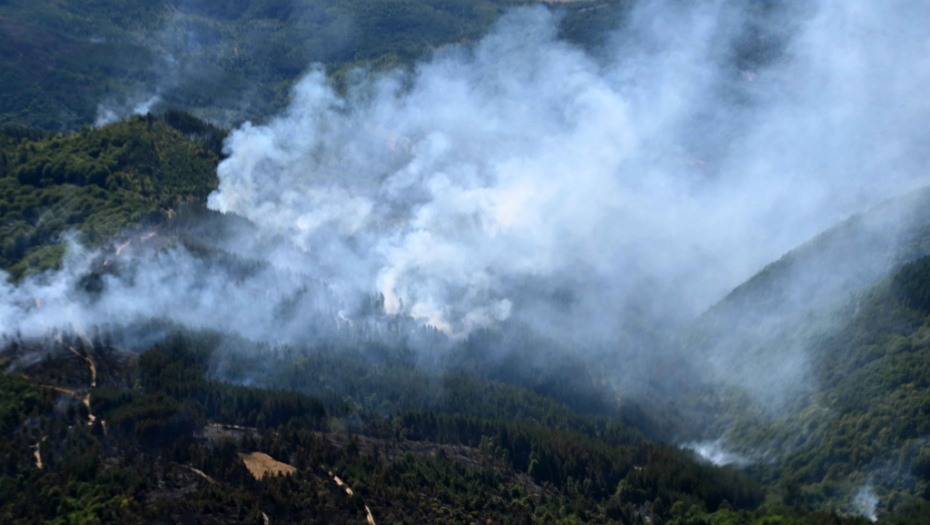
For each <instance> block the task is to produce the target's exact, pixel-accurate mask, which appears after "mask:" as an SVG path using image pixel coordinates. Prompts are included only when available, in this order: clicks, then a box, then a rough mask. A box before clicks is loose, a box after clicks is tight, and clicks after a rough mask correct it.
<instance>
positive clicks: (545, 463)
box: [0, 0, 930, 525]
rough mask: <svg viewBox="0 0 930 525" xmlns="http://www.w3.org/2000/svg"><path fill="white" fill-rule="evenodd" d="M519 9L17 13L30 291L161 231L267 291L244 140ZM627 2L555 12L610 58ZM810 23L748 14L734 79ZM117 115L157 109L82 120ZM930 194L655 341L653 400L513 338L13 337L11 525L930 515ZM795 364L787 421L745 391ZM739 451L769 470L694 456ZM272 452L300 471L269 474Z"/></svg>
mask: <svg viewBox="0 0 930 525" xmlns="http://www.w3.org/2000/svg"><path fill="white" fill-rule="evenodd" d="M524 3H529V2H524V1H521V0H468V1H459V0H456V1H452V0H325V1H322V2H303V3H300V2H293V1H291V0H263V1H248V2H246V1H233V2H215V1H211V0H193V1H187V2H143V1H141V0H100V1H95V2H86V1H72V0H62V1H54V2H53V1H45V0H43V1H32V2H27V1H25V0H5V1H0V32H2V33H3V35H4V38H2V39H0V68H2V69H3V71H4V73H5V74H3V75H0V125H3V126H6V127H4V128H2V130H0V268H2V269H3V270H4V271H6V272H8V274H9V279H10V280H11V281H18V280H21V279H23V278H25V277H28V276H31V275H35V274H38V273H41V272H43V271H46V270H49V269H53V268H59V267H61V264H62V259H63V257H64V256H65V254H66V252H67V250H68V249H69V248H68V247H69V245H72V244H73V245H81V246H84V247H87V248H96V247H101V246H106V245H113V246H115V245H118V244H119V243H120V242H121V241H122V239H123V238H124V236H126V235H128V234H130V233H133V234H135V233H144V232H155V231H157V232H158V233H159V234H160V235H159V236H158V238H159V239H161V241H160V242H161V243H162V244H157V245H154V246H151V247H150V248H149V249H152V250H160V249H168V248H171V247H174V246H179V245H181V246H184V247H185V248H186V249H187V250H188V251H189V252H190V253H192V254H193V255H194V256H196V257H200V258H202V259H204V260H207V259H209V260H210V261H211V264H216V265H219V266H223V267H230V268H238V269H244V270H243V271H248V269H249V268H251V266H250V265H255V264H259V263H256V262H255V261H247V260H241V259H239V258H237V257H235V256H233V255H230V254H227V253H222V252H221V251H219V250H218V249H217V248H216V247H215V246H214V245H211V244H210V243H209V242H208V241H207V239H208V238H209V237H210V236H211V235H213V234H215V233H216V231H219V230H222V228H224V227H225V226H224V224H226V221H232V220H235V219H232V218H224V217H221V216H218V215H217V214H213V213H211V212H209V211H207V210H206V209H205V208H204V202H205V199H206V196H207V195H208V194H209V193H210V192H211V191H212V190H213V189H215V187H216V184H217V180H216V175H215V171H216V166H217V163H218V162H219V161H220V159H221V158H222V156H223V151H222V145H223V139H224V138H225V136H226V133H227V131H226V129H225V128H224V127H223V125H229V124H231V123H236V122H239V121H242V120H244V119H257V120H262V119H265V118H268V117H269V116H270V115H272V114H274V112H275V111H277V110H280V109H281V108H283V107H285V105H286V103H287V99H288V97H289V90H290V87H291V86H292V85H293V82H294V81H295V80H296V79H297V78H298V77H299V76H300V75H301V74H302V73H303V72H304V71H306V69H307V67H308V64H310V63H313V62H318V63H322V64H325V66H326V68H327V69H328V70H329V72H330V73H331V74H332V78H333V79H334V81H335V82H336V83H337V84H339V87H340V88H345V87H346V83H349V82H351V81H352V80H351V79H352V75H350V74H348V72H349V71H350V70H352V68H355V67H358V66H364V67H366V68H369V69H367V70H366V71H376V70H378V69H380V68H387V67H408V66H410V65H411V64H412V62H413V61H414V60H415V59H418V58H422V57H424V56H428V54H429V53H430V51H431V50H432V49H434V48H436V47H438V46H441V45H446V44H455V43H467V42H470V41H474V40H476V39H479V38H480V37H481V35H482V34H483V33H484V32H485V31H486V30H487V28H488V27H490V25H491V24H492V23H493V22H494V21H495V20H496V19H497V17H498V16H499V15H500V13H501V12H502V10H504V9H506V8H508V7H512V6H514V5H518V4H524ZM630 4H631V2H629V1H625V0H615V1H614V0H606V1H598V2H575V3H571V4H570V5H565V6H562V8H563V9H564V10H565V16H564V18H563V19H562V22H561V24H562V26H561V31H562V35H561V36H563V37H565V38H567V39H569V40H572V41H574V42H577V43H580V44H582V45H584V46H586V47H588V48H589V49H595V50H596V48H597V46H598V45H600V43H601V42H602V41H603V37H604V35H605V34H607V33H609V32H610V31H612V30H613V29H615V28H616V27H617V26H618V24H622V21H623V17H624V14H625V13H626V10H627V9H628V7H629V5H630ZM793 4H794V3H792V2H787V3H784V5H781V4H780V3H777V2H753V3H752V4H751V7H750V8H749V11H750V12H751V14H754V15H755V16H756V17H757V20H756V21H757V23H755V24H750V25H749V29H748V30H747V33H746V34H743V35H738V36H737V41H736V42H735V43H734V45H735V54H736V60H737V61H738V63H739V64H738V65H739V68H740V69H748V70H751V69H752V68H753V67H756V66H758V65H761V64H764V63H766V62H767V61H770V60H773V59H775V58H777V56H778V54H779V53H780V41H781V40H780V34H779V31H780V30H784V29H780V30H774V29H773V27H774V26H772V25H770V24H768V23H767V20H769V19H770V18H771V17H777V16H778V12H779V10H780V9H803V7H802V6H800V7H799V6H796V5H793ZM786 6H787V7H786ZM37 63H42V64H50V65H51V66H50V67H44V68H42V67H35V64H37ZM152 97H157V98H152ZM150 100H154V102H153V104H152V105H148V104H147V102H148V101H150ZM140 104H141V106H140ZM138 107H142V109H138ZM170 108H178V109H170ZM150 109H151V110H152V111H151V112H149V111H148V110H150ZM107 111H109V112H110V113H111V114H112V115H111V116H112V117H113V118H119V117H124V116H127V115H131V114H132V113H135V112H139V113H142V114H141V115H136V116H132V117H130V118H127V119H124V120H121V121H118V122H115V123H112V124H109V125H103V126H98V127H94V128H91V127H89V125H91V124H94V123H95V122H98V123H102V122H99V121H100V118H101V117H102V116H107V115H110V113H107ZM192 114H196V115H197V117H195V116H193V115H192ZM198 117H202V118H205V119H206V120H201V119H200V118H198ZM109 119H110V117H109V116H107V119H106V120H109ZM211 122H212V123H211ZM928 202H930V192H928V191H927V190H923V191H917V192H915V193H913V194H911V195H909V196H906V197H904V198H902V199H899V200H896V201H892V202H889V203H887V204H885V205H883V206H880V207H879V208H877V209H875V210H872V211H870V212H868V213H866V214H863V215H862V216H859V217H854V218H852V219H850V220H849V221H846V222H845V223H843V224H841V225H839V226H837V227H836V228H834V229H832V230H830V231H828V232H825V233H824V234H823V235H821V236H820V237H818V238H816V239H813V240H812V241H811V242H810V243H808V244H806V245H804V246H802V247H800V248H798V249H797V250H795V251H794V252H792V253H789V254H787V255H786V256H785V257H784V258H783V259H781V260H779V261H777V262H775V263H773V264H772V265H770V266H769V267H767V268H765V269H764V270H763V271H762V272H760V273H759V274H758V275H757V276H755V277H754V278H753V279H751V280H750V281H748V282H747V283H745V284H744V285H743V286H741V287H739V288H737V289H736V290H734V291H733V293H731V294H730V295H729V296H728V297H727V298H726V299H725V300H723V301H722V302H721V303H720V304H718V305H716V306H715V307H714V308H712V309H711V310H709V311H708V312H706V313H705V314H704V315H703V316H702V317H701V318H699V319H697V320H696V321H695V322H694V323H693V324H692V325H689V326H687V327H685V328H684V329H683V330H682V332H681V333H676V334H674V336H673V337H669V338H667V339H666V338H662V339H657V340H656V341H655V343H654V346H655V347H654V348H649V349H648V350H649V351H650V356H654V357H650V359H653V361H648V360H647V361H644V362H645V363H646V365H648V366H645V367H644V368H645V369H646V370H647V374H652V375H651V376H649V377H647V378H645V379H644V381H643V382H644V383H648V384H649V385H650V387H651V388H652V390H650V391H649V395H645V396H644V395H643V394H642V393H640V394H639V395H638V396H629V395H627V393H628V389H627V388H626V385H624V384H617V383H616V382H615V381H612V380H611V378H610V376H609V373H607V372H605V370H606V371H608V372H609V371H610V370H613V368H612V367H616V366H617V365H616V364H614V363H610V362H607V361H606V360H599V359H601V358H589V359H583V358H581V357H579V356H578V355H577V354H576V353H574V352H573V351H572V350H573V349H571V348H562V347H559V346H558V345H553V344H552V343H551V342H547V341H542V340H536V339H532V338H530V337H527V336H524V335H521V336H520V340H521V341H523V346H521V347H519V348H512V347H508V346H506V344H505V342H504V341H503V338H501V337H500V333H499V332H497V333H495V332H477V333H475V334H473V335H472V336H471V337H470V338H468V339H467V340H465V341H461V342H457V343H455V345H454V346H453V347H452V351H450V352H448V353H447V354H444V355H443V356H442V357H440V358H437V359H436V360H435V361H434V362H431V363H422V362H419V361H417V359H415V356H414V354H413V353H412V352H411V351H410V350H409V349H407V348H405V347H403V345H398V346H397V347H385V346H384V345H377V344H371V343H370V342H369V343H366V342H364V341H361V340H360V339H358V338H356V339H353V338H351V337H349V338H346V339H345V340H344V341H340V342H338V344H337V343H333V344H330V345H305V346H300V345H297V346H288V347H281V348H278V347H270V346H268V345H265V344H259V343H255V342H252V341H248V340H245V339H243V338H241V337H238V336H235V335H230V334H218V333H213V332H209V331H191V330H189V329H183V328H180V327H177V326H173V325H171V324H170V323H169V322H167V321H164V320H153V321H152V325H151V326H147V327H145V326H144V327H142V328H141V330H151V331H152V332H155V331H157V332H158V333H159V334H163V336H162V337H158V338H154V339H156V340H157V343H155V344H150V345H147V346H146V347H145V348H135V349H133V351H127V350H125V349H122V348H120V347H119V346H118V344H117V343H118V341H120V340H121V338H120V337H117V336H118V335H119V334H115V333H111V332H115V331H118V327H101V328H100V329H99V331H98V332H95V333H93V334H91V338H90V339H88V338H86V337H83V336H82V335H80V334H49V337H48V338H46V339H42V340H23V339H22V338H19V337H14V336H7V337H5V338H3V339H0V434H2V437H0V465H2V466H0V523H24V524H25V523H52V524H66V523H69V524H70V523H82V524H93V523H160V524H161V523H164V524H168V523H183V524H189V523H267V522H270V523H366V516H367V512H368V511H370V512H371V515H372V517H373V519H374V520H375V521H376V522H377V523H378V524H421V523H459V524H464V523H482V524H490V523H511V524H531V523H535V524H550V523H565V524H573V523H600V524H608V523H624V524H633V523H637V524H642V523H651V524H653V525H664V524H681V525H684V524H693V525H697V524H714V525H718V524H719V525H723V524H733V525H736V524H759V525H761V524H774V523H784V524H811V525H815V524H828V523H829V524H839V523H867V522H868V520H866V519H865V518H862V517H857V514H858V513H861V510H859V509H857V506H856V502H855V501H854V500H855V498H856V496H857V490H859V489H860V488H862V487H866V486H867V487H870V488H871V489H872V490H873V491H874V493H875V494H876V495H877V496H878V499H879V502H880V503H879V506H878V508H877V511H878V517H879V518H880V520H882V521H885V522H890V523H918V524H919V523H930V442H928V441H927V436H930V394H928V392H930V212H928V211H927V210H930V206H927V203H928ZM892 225H893V226H894V228H892V227H891V226H892ZM876 226H878V227H876ZM111 251H112V250H111ZM107 271H119V270H118V269H117V270H113V269H109V270H107ZM89 272H90V273H89V275H88V276H87V279H84V280H82V281H81V282H82V285H83V286H92V285H93V283H94V282H95V281H94V279H95V278H98V277H99V273H100V268H99V267H98V268H96V269H92V270H89ZM837 276H842V277H843V278H842V279H840V278H837ZM88 283H90V284H88ZM797 283H802V285H803V286H800V287H798V286H797ZM85 291H86V290H85ZM75 292H76V293H77V292H81V291H80V290H77V291H75ZM398 322H403V320H400V321H398ZM759 326H765V327H766V330H765V331H764V333H762V332H760V330H759V329H758V327H759ZM156 329H157V330H156ZM515 329H518V328H515ZM164 334H167V335H164ZM56 336H58V337H56ZM426 336H427V337H429V336H430V334H427V335H426ZM798 348H801V349H803V350H804V352H805V354H804V355H806V356H810V359H809V361H808V362H806V368H805V373H806V374H807V376H805V377H806V379H807V381H806V382H805V383H804V385H805V387H804V388H798V389H796V390H794V391H792V392H791V393H790V395H788V396H783V397H779V400H780V404H779V405H777V406H774V405H772V404H771V403H770V402H769V400H768V399H766V398H765V397H764V396H763V397H760V396H759V395H758V392H754V391H753V390H752V386H753V385H750V384H747V383H746V382H745V381H743V380H742V378H741V376H740V374H741V370H744V369H745V368H747V363H749V362H753V363H756V365H758V363H769V364H771V365H772V366H773V368H776V367H777V364H778V363H779V362H782V361H784V360H785V359H786V358H787V357H793V356H794V354H791V353H790V352H792V351H795V349H798ZM684 355H688V356H691V357H692V360H691V361H687V360H685V359H681V358H680V356H684ZM492 356H494V358H493V359H492ZM536 356H544V357H541V358H539V359H538V360H537V361H534V358H536ZM721 356H725V357H726V359H720V357H721ZM710 357H714V358H716V359H717V361H723V362H725V363H726V364H727V366H728V367H729V368H726V369H724V370H722V371H721V370H715V369H711V368H710V367H708V366H707V365H706V362H708V361H709V360H710ZM87 359H90V360H91V361H92V362H94V363H95V366H96V368H95V370H96V371H95V372H94V374H93V375H92V373H91V372H90V371H89V369H88V365H87V362H86V360H87ZM543 363H544V364H543ZM94 380H96V385H95V386H93V387H92V386H91V385H92V382H93V381H94ZM246 385H248V386H246ZM85 396H89V397H85ZM85 399H87V403H86V404H85V403H84V400H85ZM91 415H92V416H93V419H91V418H90V416H91ZM717 439H720V440H721V442H722V443H723V444H724V445H725V446H726V447H728V449H730V450H732V451H733V452H736V453H739V454H742V455H743V457H746V458H750V460H749V461H748V462H746V463H745V464H734V465H730V466H726V467H716V466H713V465H712V464H710V463H709V462H707V461H706V460H703V459H701V458H700V457H698V456H697V455H696V454H695V453H693V452H691V451H689V450H686V449H683V448H679V447H677V446H675V445H679V444H682V443H687V442H692V441H699V440H717ZM255 452H261V453H264V454H267V455H268V456H270V457H271V458H274V459H275V460H277V461H279V462H282V463H286V464H288V465H290V466H291V467H293V470H292V471H291V473H290V474H288V475H280V476H266V477H264V478H262V479H256V477H255V476H253V474H252V473H251V472H250V470H249V467H248V464H247V463H246V462H245V461H244V459H243V458H244V457H247V455H249V454H251V453H255ZM244 455H246V456H244ZM334 475H335V476H338V477H339V478H340V479H341V480H343V481H345V483H346V484H347V485H348V486H349V487H351V488H352V489H353V494H352V495H349V494H347V493H346V491H345V489H344V488H343V487H342V486H339V485H337V484H336V483H335V482H334V478H333V476H334ZM366 509H367V510H366ZM266 519H267V520H269V521H267V522H266Z"/></svg>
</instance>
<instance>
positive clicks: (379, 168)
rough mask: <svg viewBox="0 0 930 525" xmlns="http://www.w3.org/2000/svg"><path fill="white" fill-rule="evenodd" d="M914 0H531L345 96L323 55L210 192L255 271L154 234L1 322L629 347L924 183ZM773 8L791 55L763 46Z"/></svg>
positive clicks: (30, 286)
mask: <svg viewBox="0 0 930 525" xmlns="http://www.w3.org/2000/svg"><path fill="white" fill-rule="evenodd" d="M902 6H904V4H903V3H901V2H890V3H887V2H883V3H880V4H879V3H874V2H865V1H856V2H838V1H826V0H825V1H823V2H820V3H818V4H817V5H816V6H813V7H809V8H804V9H789V8H777V7H773V6H771V5H769V4H768V3H766V2H752V3H742V2H702V3H697V5H692V4H688V5H685V4H684V3H681V2H659V1H656V2H644V3H641V4H639V5H638V6H636V7H635V8H634V9H633V10H632V12H631V13H629V15H628V17H627V18H626V21H625V23H624V26H623V27H620V28H618V29H617V31H616V33H615V34H614V35H613V36H612V37H611V38H610V39H609V40H608V41H607V42H605V44H604V45H603V46H601V47H600V48H599V49H600V51H599V52H598V53H597V54H592V53H591V52H588V51H585V50H583V49H582V48H580V47H577V46H575V45H572V44H569V43H566V42H564V41H561V40H559V38H558V27H559V26H558V22H559V16H558V15H557V14H554V13H553V12H551V11H549V10H547V9H546V8H542V7H535V8H524V9H517V10H514V11H511V12H509V13H508V14H507V15H505V16H504V17H503V18H502V19H501V20H500V21H499V22H498V23H497V25H496V26H495V27H494V28H493V30H492V31H491V32H490V33H489V34H488V35H487V37H486V38H484V39H483V40H482V41H481V42H480V43H478V44H476V45H474V46H452V47H448V48H443V49H439V50H437V51H436V52H435V53H434V55H433V56H432V57H431V58H430V59H428V60H426V61H424V62H422V63H420V64H419V65H418V66H417V67H416V68H415V70H414V71H413V72H412V73H401V72H397V73H388V74H375V73H371V72H367V71H357V72H356V73H355V74H354V77H352V76H351V75H350V77H352V78H349V84H350V87H349V89H348V93H347V94H346V95H345V96H342V95H339V94H338V93H337V92H336V91H335V90H334V88H333V87H332V86H331V82H330V80H329V79H327V78H326V76H325V74H324V73H323V72H322V70H321V69H319V68H311V71H310V72H309V73H308V74H307V75H306V76H305V77H304V78H303V79H302V80H301V81H300V82H299V83H298V85H297V86H296V88H295V90H294V96H293V102H292V103H291V105H290V108H289V109H288V110H287V111H286V112H285V113H284V114H283V115H281V116H279V117H278V118H276V119H274V120H272V121H271V122H269V123H268V124H267V125H261V126H258V125H250V124H246V125H244V126H242V127H241V128H239V129H237V130H235V131H233V132H232V133H231V135H230V137H229V138H228V140H227V143H226V148H227V153H228V158H226V159H225V160H224V161H223V162H222V163H221V164H220V167H219V170H218V176H219V189H218V190H217V191H216V192H214V193H213V194H212V195H211V196H210V198H209V201H208V205H209V207H210V208H211V209H213V210H216V211H219V212H223V213H226V214H235V215H238V216H241V217H244V218H246V219H248V221H250V222H251V224H250V225H248V226H244V227H243V228H242V231H239V232H237V233H235V234H231V233H229V232H228V231H227V232H226V233H224V237H223V238H221V239H218V240H216V241H215V246H216V247H219V248H222V249H223V250H225V251H227V252H230V253H232V254H234V255H237V256H240V257H243V258H245V259H247V260H250V261H254V262H255V267H254V268H250V269H247V270H244V269H242V268H234V269H230V268H228V267H227V266H224V265H223V264H222V263H221V262H217V260H216V259H204V258H202V257H198V256H194V255H192V254H191V253H190V252H188V251H187V250H186V249H184V248H180V247H175V248H169V249H167V250H164V251H162V252H161V253H158V254H154V255H153V254H146V253H143V252H138V255H139V256H138V258H137V259H135V260H134V262H133V264H132V268H131V269H129V270H127V271H126V272H124V273H123V274H119V275H117V274H107V273H105V274H104V275H103V276H102V277H101V279H102V282H103V284H104V285H103V286H102V287H101V289H100V291H99V292H98V293H97V294H96V295H93V296H87V295H84V294H76V293H75V292H74V291H73V289H74V288H75V286H76V283H77V282H78V281H79V280H80V278H81V277H80V276H81V275H82V272H85V270H86V268H87V265H88V264H90V263H89V262H88V261H89V259H82V256H81V255H80V254H76V255H75V256H74V257H73V258H72V259H73V260H72V261H71V262H70V263H68V264H67V265H66V267H65V269H64V270H62V271H61V272H58V273H53V274H48V275H44V276H42V277H39V278H30V279H28V280H26V281H24V282H21V283H19V284H6V285H4V286H5V289H4V293H3V297H4V299H3V302H2V304H0V308H2V309H3V315H2V316H0V319H2V326H0V331H2V332H3V333H4V334H7V335H12V334H15V333H20V334H23V335H38V334H40V333H42V332H43V331H45V330H49V329H66V328H69V327H76V328H79V329H88V328H89V327H91V326H95V325H99V324H103V323H109V324H111V325H113V324H124V323H132V322H135V321H137V320H140V319H144V318H147V317H165V318H168V319H171V320H173V321H175V322H177V323H180V324H184V325H189V326H193V327H205V328H214V329H219V330H223V331H232V332H238V333H240V334H242V335H244V336H246V337H249V338H254V339H257V340H262V341H268V342H293V341H300V340H302V339H306V340H319V339H320V338H322V339H325V338H326V337H328V336H327V334H330V333H336V332H338V331H340V330H345V329H346V327H351V328H352V329H354V330H360V328H359V327H360V326H367V325H365V323H368V322H372V323H374V324H373V325H372V326H375V325H377V326H381V325H380V324H378V323H381V322H386V320H389V318H390V316H392V315H399V314H403V316H404V319H410V318H412V319H414V320H417V321H418V322H419V323H421V324H425V325H429V326H431V327H434V328H436V329H438V330H440V331H442V332H445V333H446V334H448V335H449V336H450V337H451V339H452V340H455V339H460V338H463V337H466V336H468V335H469V334H471V333H473V332H474V331H475V330H477V329H482V328H493V327H496V326H498V325H500V324H501V323H514V324H517V325H521V326H525V327H527V328H528V329H529V330H531V331H533V332H535V333H537V334H539V335H541V336H543V337H546V338H550V339H552V340H555V341H558V342H561V343H563V344H566V345H573V346H576V347H579V348H582V347H585V346H597V347H603V346H614V345H616V346H619V347H621V348H618V349H616V350H615V351H616V352H617V359H625V358H626V357H627V356H628V355H629V354H630V353H631V352H635V351H637V349H639V348H640V346H639V345H637V344H636V340H637V337H639V335H638V334H640V333H649V332H650V331H656V330H658V329H659V328H663V327H667V326H674V325H675V324H677V323H681V322H684V321H687V320H690V319H692V318H694V316H696V315H697V314H698V313H700V312H701V311H703V310H704V309H706V308H707V307H708V306H710V305H712V304H713V303H715V302H716V301H718V300H719V299H720V298H722V297H723V296H724V295H725V294H726V293H727V292H728V291H729V290H730V289H732V288H733V287H734V286H736V285H738V284H739V283H740V282H742V281H743V280H745V279H746V278H748V277H749V276H751V275H752V274H753V273H754V272H756V271H757V270H759V269H760V268H762V267H763V266H764V265H765V264H766V263H768V262H770V261H772V260H774V259H776V258H778V257H779V256H781V255H782V254H783V253H785V252H786V251H788V250H789V249H791V248H793V247H795V246H797V245H798V244H799V243H801V242H803V241H805V240H806V239H808V238H810V237H812V236H813V235H814V234H816V233H817V232H819V231H822V230H823V229H824V228H826V227H828V226H830V225H831V224H834V223H836V222H837V221H839V220H841V219H843V218H845V217H847V216H849V215H850V214H852V213H855V212H858V211H861V210H864V209H867V208H868V207H869V206H871V205H874V204H876V203H878V202H880V201H881V200H882V199H885V198H888V197H892V196H895V195H898V194H901V193H902V192H904V191H906V190H908V189H911V188H914V187H916V186H918V185H920V184H921V183H922V182H923V181H924V178H925V177H924V172H925V168H926V166H927V161H928V150H927V148H926V147H925V145H924V144H923V143H922V140H923V138H924V137H926V131H927V129H926V127H927V124H926V122H930V120H928V119H927V118H926V117H927V116H928V115H927V114H928V112H930V106H927V105H925V104H922V103H921V102H920V101H921V100H923V97H922V96H921V93H922V90H923V86H926V85H927V82H926V81H927V80H928V77H930V64H928V63H927V58H926V57H925V56H924V54H921V53H920V50H922V49H925V48H926V45H927V44H928V37H927V36H926V35H925V34H924V31H923V30H922V28H925V27H926V24H927V22H928V21H930V8H928V7H923V6H913V5H910V4H908V8H907V9H904V8H903V7H902ZM760 12H765V13H768V14H766V15H765V16H763V15H760V14H759V13H760ZM760 20H763V22H764V23H767V24H770V25H772V26H773V27H777V28H779V29H780V30H781V33H779V34H778V38H779V42H778V49H779V52H778V53H775V54H773V55H772V56H771V57H769V58H768V60H767V61H766V62H764V63H760V64H755V65H752V64H750V65H747V64H745V63H744V61H741V60H740V59H739V57H738V56H737V54H738V50H739V49H740V48H741V46H745V45H746V39H747V38H748V37H747V35H750V34H752V31H750V29H752V28H751V27H750V26H751V25H752V24H759V23H762V22H760ZM85 273H86V272H85ZM372 297H374V298H375V299H372ZM36 298H39V299H41V303H42V304H43V307H42V308H36V307H35V299H36ZM382 300H383V302H382ZM366 305H367V306H366ZM372 305H374V307H373V308H372ZM373 313H374V314H376V315H375V316H374V317H372V314H373ZM374 318H377V319H378V321H377V322H376V323H375V322H374V321H371V320H372V319H374ZM365 333H366V334H368V335H366V337H372V338H378V337H382V336H381V335H379V334H382V333H384V331H383V330H381V329H380V328H377V329H375V328H372V329H371V331H370V332H365ZM631 334H633V335H631ZM392 337H393V336H392ZM628 343H629V344H628ZM627 346H628V348H627Z"/></svg>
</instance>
